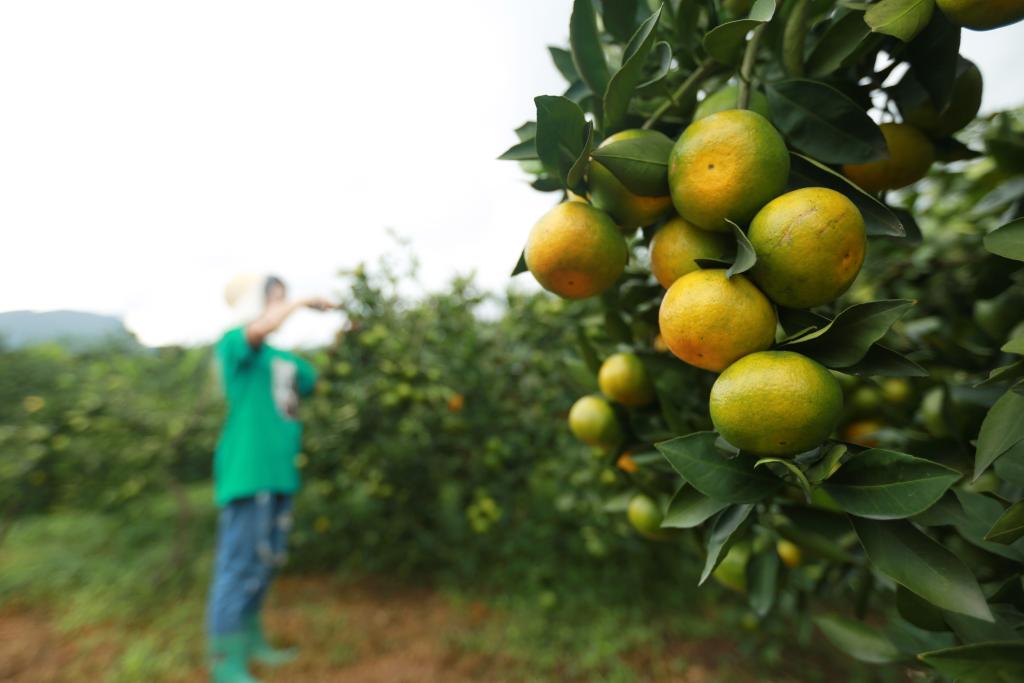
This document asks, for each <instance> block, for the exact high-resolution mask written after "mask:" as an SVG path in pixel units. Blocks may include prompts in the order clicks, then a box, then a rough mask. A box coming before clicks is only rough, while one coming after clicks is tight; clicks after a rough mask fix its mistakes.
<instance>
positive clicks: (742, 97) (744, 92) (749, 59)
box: [736, 24, 767, 109]
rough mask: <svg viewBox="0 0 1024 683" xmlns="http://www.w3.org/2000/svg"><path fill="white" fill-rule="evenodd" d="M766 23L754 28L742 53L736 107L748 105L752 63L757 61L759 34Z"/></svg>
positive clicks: (740, 107) (762, 32)
mask: <svg viewBox="0 0 1024 683" xmlns="http://www.w3.org/2000/svg"><path fill="white" fill-rule="evenodd" d="M766 26H767V24H761V25H760V26H758V27H757V28H755V29H754V35H753V36H751V37H750V42H749V43H747V51H746V52H744V53H743V65H742V66H741V67H740V92H739V97H738V98H737V100H736V107H737V108H738V109H747V108H748V107H749V106H750V76H751V74H752V73H753V71H754V64H755V63H756V62H757V50H758V48H759V47H760V46H761V36H762V35H763V34H764V29H765V27H766Z"/></svg>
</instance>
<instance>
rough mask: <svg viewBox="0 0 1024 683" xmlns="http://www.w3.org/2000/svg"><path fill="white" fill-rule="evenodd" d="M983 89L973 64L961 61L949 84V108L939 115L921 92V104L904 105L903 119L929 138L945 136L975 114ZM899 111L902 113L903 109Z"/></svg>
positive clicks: (978, 72) (960, 127) (979, 72)
mask: <svg viewBox="0 0 1024 683" xmlns="http://www.w3.org/2000/svg"><path fill="white" fill-rule="evenodd" d="M983 89H984V83H983V81H982V78H981V71H980V70H979V69H978V67H977V66H975V65H974V63H973V62H969V61H967V60H966V59H962V58H961V69H960V70H959V71H958V72H957V76H956V80H955V81H954V82H953V94H952V97H951V98H950V100H949V106H948V107H946V108H945V109H944V110H943V111H942V112H939V111H938V110H937V109H936V108H935V105H934V104H932V101H931V98H930V97H928V95H927V94H926V93H922V99H921V102H919V103H918V104H917V105H916V106H908V107H907V110H906V111H904V112H903V119H904V121H906V122H907V123H909V124H911V125H913V126H916V127H917V128H920V129H921V130H923V131H924V132H925V133H928V134H929V135H931V136H932V137H935V138H946V137H949V136H950V135H952V134H953V133H955V132H957V131H958V130H960V129H962V128H964V127H965V126H966V125H967V124H968V123H970V122H971V121H973V120H974V117H975V116H977V115H978V110H979V109H981V95H982V91H983ZM900 109H901V111H902V109H903V108H902V107H901V108H900Z"/></svg>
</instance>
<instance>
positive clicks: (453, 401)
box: [448, 394, 466, 413]
mask: <svg viewBox="0 0 1024 683" xmlns="http://www.w3.org/2000/svg"><path fill="white" fill-rule="evenodd" d="M465 405H466V398H465V396H463V395H462V394H452V395H451V396H449V397H448V410H450V411H451V412H453V413H457V412H460V411H461V410H462V408H463V406H465Z"/></svg>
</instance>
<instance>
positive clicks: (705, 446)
mask: <svg viewBox="0 0 1024 683" xmlns="http://www.w3.org/2000/svg"><path fill="white" fill-rule="evenodd" d="M717 436H718V435H717V434H715V433H714V432H696V433H694V434H688V435H687V436H680V437H677V438H675V439H671V440H670V441H663V442H662V443H658V444H655V446H656V447H657V449H658V450H659V451H661V454H662V455H664V456H665V459H666V460H668V462H669V464H670V465H672V467H673V468H674V469H675V471H676V472H678V473H679V475H680V476H681V477H682V478H683V479H684V480H686V481H687V482H689V484H690V485H691V486H693V487H694V488H695V489H697V490H698V491H700V492H701V493H703V494H704V495H705V496H708V497H710V498H715V499H716V500H723V501H728V502H730V503H756V502H757V501H759V500H761V499H762V498H764V497H765V496H768V495H770V494H772V493H774V492H775V491H777V490H779V488H781V487H782V480H781V479H779V478H778V477H775V476H772V475H771V474H770V473H768V472H763V471H760V470H755V469H754V462H755V459H754V458H753V457H751V456H749V455H746V454H744V453H740V454H739V455H737V456H736V457H734V458H725V457H723V456H722V454H721V453H720V452H719V451H718V449H717V448H715V439H716V438H717Z"/></svg>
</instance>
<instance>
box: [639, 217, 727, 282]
mask: <svg viewBox="0 0 1024 683" xmlns="http://www.w3.org/2000/svg"><path fill="white" fill-rule="evenodd" d="M731 248H732V241H731V240H730V239H729V236H728V235H725V234H722V233H717V232H709V231H707V230H701V229H700V228H698V227H696V226H695V225H693V224H692V223H689V222H687V221H686V219H684V218H680V217H679V216H675V217H674V218H672V219H671V220H669V221H668V222H667V223H665V225H663V226H662V227H661V228H659V229H658V232H656V233H655V234H654V238H653V239H652V240H651V272H652V273H654V277H655V278H657V280H658V282H660V283H661V286H662V287H664V288H665V289H668V288H669V287H671V286H672V283H673V282H675V281H676V280H678V279H679V278H681V277H682V276H684V275H686V274H687V273H692V272H693V271H695V270H698V269H699V268H700V266H698V265H697V261H696V259H722V258H724V257H725V256H726V255H728V253H729V251H730V249H731Z"/></svg>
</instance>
